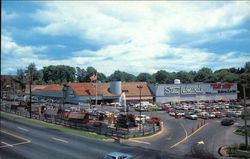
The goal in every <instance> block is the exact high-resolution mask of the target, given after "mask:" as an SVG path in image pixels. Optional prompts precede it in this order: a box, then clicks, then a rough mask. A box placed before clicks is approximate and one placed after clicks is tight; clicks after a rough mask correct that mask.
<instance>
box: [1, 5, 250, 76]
mask: <svg viewBox="0 0 250 159" xmlns="http://www.w3.org/2000/svg"><path fill="white" fill-rule="evenodd" d="M249 10H250V2H243V1H238V2H234V1H230V2H216V1H213V2H202V1H201V2H185V1H184V2H178V1H176V2H175V1H171V2H164V1H158V2H132V1H131V2H129V1H128V2H122V1H118V2H115V1H110V2H109V1H104V2H100V1H95V2H87V1H82V2H81V1H74V2H69V1H55V2H50V1H30V2H29V1H26V2H24V1H2V10H1V12H2V18H1V19H2V21H1V22H2V34H1V41H2V46H1V47H2V48H1V50H2V54H1V65H2V66H1V73H2V74H15V73H16V70H17V69H18V68H26V67H27V66H28V64H29V63H31V62H34V63H35V64H36V66H37V67H38V68H39V69H41V68H42V67H44V66H48V65H61V64H64V65H70V66H73V67H76V66H78V67H81V68H86V67H88V66H93V67H95V68H96V69H97V70H98V71H99V72H103V73H105V74H106V75H110V74H111V73H113V72H114V71H115V70H121V71H126V72H129V73H133V74H137V73H139V72H148V73H155V72H156V71H157V70H159V69H163V70H166V71H170V72H174V71H175V72H176V71H181V70H183V71H191V70H194V71H197V70H199V69H200V68H202V67H210V68H212V69H213V70H216V69H220V68H229V67H236V68H238V67H243V66H244V64H245V62H247V61H250V45H249V44H250V14H249Z"/></svg>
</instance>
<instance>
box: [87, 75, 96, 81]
mask: <svg viewBox="0 0 250 159" xmlns="http://www.w3.org/2000/svg"><path fill="white" fill-rule="evenodd" d="M89 79H90V81H91V82H92V81H95V80H96V79H97V78H96V75H92V76H90V77H89Z"/></svg>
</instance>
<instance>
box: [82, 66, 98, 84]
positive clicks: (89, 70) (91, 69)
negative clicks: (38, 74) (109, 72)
mask: <svg viewBox="0 0 250 159" xmlns="http://www.w3.org/2000/svg"><path fill="white" fill-rule="evenodd" d="M86 70H87V74H86V78H85V81H86V82H89V81H90V77H91V76H93V75H96V73H97V70H96V69H95V68H94V67H92V66H89V67H87V69H86ZM97 78H98V77H97Z"/></svg>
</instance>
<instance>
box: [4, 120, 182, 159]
mask: <svg viewBox="0 0 250 159" xmlns="http://www.w3.org/2000/svg"><path fill="white" fill-rule="evenodd" d="M28 141H30V142H28ZM24 142H26V143H24ZM20 143H23V144H20ZM113 151H119V152H125V153H130V154H132V155H133V156H134V158H138V159H140V158H150V159H154V158H155V159H156V158H179V157H176V156H175V155H172V154H168V153H165V152H163V153H161V152H160V151H157V150H150V149H145V148H142V147H135V146H128V145H123V144H118V143H112V142H107V141H100V140H95V139H89V138H85V137H81V136H77V135H72V134H69V133H66V132H62V131H59V130H55V129H50V128H45V127H42V126H38V125H34V124H31V123H26V122H23V121H18V119H16V118H12V117H11V118H10V117H3V116H1V147H0V155H1V159H16V158H18V159H34V158H36V159H44V158H46V159H64V158H65V159H66V158H67V159H69V158H70V159H80V158H81V159H92V158H93V159H98V158H102V157H103V156H104V155H105V154H107V153H109V152H113Z"/></svg>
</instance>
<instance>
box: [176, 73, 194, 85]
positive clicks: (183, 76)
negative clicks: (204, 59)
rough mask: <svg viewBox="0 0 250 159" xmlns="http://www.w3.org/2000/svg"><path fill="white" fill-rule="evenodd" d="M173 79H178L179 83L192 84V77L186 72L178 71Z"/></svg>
mask: <svg viewBox="0 0 250 159" xmlns="http://www.w3.org/2000/svg"><path fill="white" fill-rule="evenodd" d="M175 78H177V79H180V80H181V83H193V82H194V81H193V77H192V75H190V74H189V73H188V72H185V71H180V72H178V73H177V74H176V75H175Z"/></svg>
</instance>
